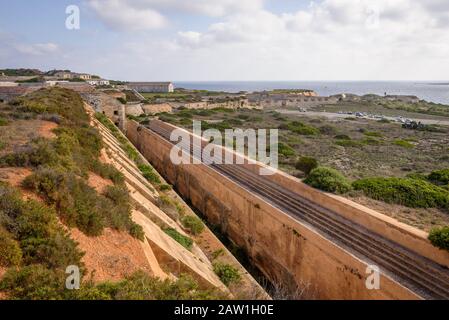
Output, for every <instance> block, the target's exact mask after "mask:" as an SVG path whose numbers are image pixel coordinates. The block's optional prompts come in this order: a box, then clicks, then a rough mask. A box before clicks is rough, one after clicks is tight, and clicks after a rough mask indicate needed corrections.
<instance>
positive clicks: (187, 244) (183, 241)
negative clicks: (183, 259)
mask: <svg viewBox="0 0 449 320" xmlns="http://www.w3.org/2000/svg"><path fill="white" fill-rule="evenodd" d="M164 232H165V233H166V234H168V235H169V236H170V237H172V238H173V239H174V240H175V241H176V242H178V243H179V244H180V245H182V246H183V247H184V248H186V249H187V250H192V246H193V240H192V239H190V238H189V237H186V236H184V235H182V234H180V233H179V232H178V231H177V230H176V229H173V228H166V229H164Z"/></svg>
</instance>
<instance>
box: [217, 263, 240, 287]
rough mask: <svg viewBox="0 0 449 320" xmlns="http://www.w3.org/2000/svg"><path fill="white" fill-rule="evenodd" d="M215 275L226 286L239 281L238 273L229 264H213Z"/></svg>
mask: <svg viewBox="0 0 449 320" xmlns="http://www.w3.org/2000/svg"><path fill="white" fill-rule="evenodd" d="M213 267H214V272H215V274H216V275H217V276H218V277H219V278H220V280H221V282H223V283H224V284H225V285H226V286H229V285H230V284H232V283H237V282H239V281H240V279H241V275H240V273H239V271H238V270H237V269H236V268H234V267H233V266H231V265H229V264H224V263H219V262H216V263H214V264H213Z"/></svg>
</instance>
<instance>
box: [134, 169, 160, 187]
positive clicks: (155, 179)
mask: <svg viewBox="0 0 449 320" xmlns="http://www.w3.org/2000/svg"><path fill="white" fill-rule="evenodd" d="M138 167H139V170H140V172H141V173H142V175H143V176H144V178H145V179H147V180H148V181H149V182H151V183H153V184H157V185H158V184H161V179H160V178H159V175H158V174H157V173H156V172H155V171H154V169H153V168H152V167H150V166H149V165H146V164H142V165H139V166H138Z"/></svg>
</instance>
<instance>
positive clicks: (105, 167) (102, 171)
mask: <svg viewBox="0 0 449 320" xmlns="http://www.w3.org/2000/svg"><path fill="white" fill-rule="evenodd" d="M90 169H91V170H92V172H94V173H96V174H98V175H99V176H100V177H102V178H104V179H110V180H111V181H112V182H114V183H115V184H123V183H124V182H125V176H124V175H123V173H121V172H120V171H118V170H117V169H116V168H115V167H114V166H113V165H111V164H109V163H102V162H100V161H99V160H94V161H93V162H92V163H91V167H90Z"/></svg>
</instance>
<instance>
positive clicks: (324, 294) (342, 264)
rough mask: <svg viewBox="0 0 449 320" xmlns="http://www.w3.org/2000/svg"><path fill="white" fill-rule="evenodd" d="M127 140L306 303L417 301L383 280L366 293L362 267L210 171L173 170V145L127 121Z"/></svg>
mask: <svg viewBox="0 0 449 320" xmlns="http://www.w3.org/2000/svg"><path fill="white" fill-rule="evenodd" d="M164 125H165V124H164ZM167 128H168V129H171V127H170V126H168V127H167ZM127 136H128V138H129V139H130V140H131V142H133V143H134V145H135V146H136V147H137V148H138V149H139V150H140V152H141V153H142V154H143V155H144V156H145V157H146V158H147V159H148V160H149V161H150V162H151V163H152V164H153V166H154V167H155V168H156V169H157V170H158V171H159V172H160V173H161V174H162V175H163V176H164V177H165V178H166V179H167V181H169V182H170V183H171V184H173V185H174V186H176V188H177V189H178V191H179V192H180V193H181V194H182V196H183V197H184V198H186V199H189V200H190V201H191V203H192V205H193V206H194V207H196V208H197V209H198V210H200V211H201V212H202V213H203V214H204V215H205V216H206V217H207V219H208V220H209V222H210V223H212V224H214V225H217V226H219V227H220V229H221V231H222V232H223V233H224V234H226V235H227V237H228V238H229V239H230V240H231V241H232V242H233V243H235V244H236V245H237V246H239V247H240V248H242V249H244V250H245V251H246V253H247V254H248V256H249V257H250V259H251V260H252V262H253V263H254V265H255V266H256V267H257V268H258V269H260V270H261V271H262V272H263V273H264V275H265V276H266V277H268V279H270V280H271V281H274V282H279V281H281V282H282V283H284V284H292V283H296V284H297V285H299V286H307V287H308V289H307V291H306V295H307V296H306V297H307V298H320V299H418V298H419V297H418V296H417V295H415V294H414V293H413V292H411V291H410V290H408V289H407V288H405V287H403V286H402V285H400V284H399V283H397V282H395V281H394V280H392V279H391V278H389V277H388V276H386V275H383V274H382V275H381V282H380V290H369V289H367V287H366V284H365V283H366V278H367V276H368V274H367V273H366V272H367V266H368V265H367V264H366V263H365V262H363V261H361V260H360V259H358V258H357V257H355V256H354V255H352V254H350V253H349V252H347V251H345V250H343V249H342V248H340V247H339V246H338V245H336V244H334V243H332V242H331V241H329V240H327V239H325V238H323V237H322V236H321V235H320V234H318V233H317V232H315V231H314V230H313V229H311V228H309V227H308V226H306V225H303V224H302V223H300V222H298V221H296V220H295V219H293V218H291V217H290V216H288V215H286V214H285V213H283V212H282V211H280V210H279V209H277V208H275V207H274V206H272V205H270V204H269V203H267V202H266V201H264V200H263V199H261V198H259V197H258V196H256V195H254V194H252V193H251V192H249V191H247V190H246V189H244V188H242V187H240V186H239V185H238V184H236V183H235V182H233V181H231V180H229V179H228V178H226V177H225V176H223V175H221V174H220V173H218V172H216V171H215V170H213V169H211V168H210V167H208V166H205V165H203V164H195V165H194V164H181V165H174V164H173V163H172V162H171V161H170V150H171V149H172V144H171V143H169V142H168V141H166V140H164V139H163V138H162V137H160V136H159V135H157V134H155V133H154V132H152V131H151V130H149V129H146V128H144V127H142V126H139V125H138V124H137V123H136V122H134V121H128V125H127Z"/></svg>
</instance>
